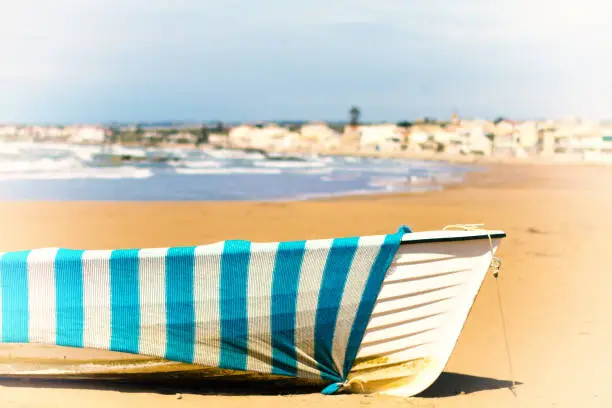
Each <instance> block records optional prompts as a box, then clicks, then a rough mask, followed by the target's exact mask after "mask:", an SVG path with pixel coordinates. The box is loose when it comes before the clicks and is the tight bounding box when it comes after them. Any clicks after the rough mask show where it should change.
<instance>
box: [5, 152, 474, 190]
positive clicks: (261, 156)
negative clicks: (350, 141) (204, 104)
mask: <svg viewBox="0 0 612 408" xmlns="http://www.w3.org/2000/svg"><path fill="white" fill-rule="evenodd" d="M118 157H122V158H123V159H122V160H118V159H117V158H118ZM474 170H475V169H474V168H472V167H469V166H460V165H452V164H448V163H445V162H441V161H440V162H438V161H424V160H410V159H388V158H372V157H351V156H334V155H301V156H295V155H278V154H277V155H274V154H268V153H265V152H261V151H254V150H251V151H249V150H236V149H213V148H205V149H196V148H144V147H142V148H140V147H120V146H113V147H112V148H111V147H108V146H91V145H87V146H84V145H70V144H57V143H53V144H51V143H20V142H4V143H1V144H0V200H5V201H6V200H45V201H53V200H61V201H67V200H69V201H81V200H87V201H89V200H95V201H160V200H161V201H287V200H309V199H318V198H327V197H334V196H346V195H362V194H384V193H396V192H422V191H432V190H439V189H443V188H444V187H445V186H447V185H449V184H455V183H461V182H462V181H463V180H464V177H465V175H466V173H467V172H469V171H474Z"/></svg>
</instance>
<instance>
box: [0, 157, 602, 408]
mask: <svg viewBox="0 0 612 408" xmlns="http://www.w3.org/2000/svg"><path fill="white" fill-rule="evenodd" d="M611 208H612V167H596V166H529V165H506V166H504V165H494V166H491V167H490V171H489V172H487V173H485V174H475V175H473V176H472V177H470V180H469V181H468V183H466V184H465V185H463V186H460V187H453V188H450V189H447V190H446V191H442V192H432V193H425V194H412V195H411V194H399V195H392V196H378V197H358V198H344V199H337V200H329V201H319V202H303V203H274V204H264V203H250V204H246V203H84V202H82V203H3V204H0V225H1V228H2V234H0V250H16V249H27V248H34V247H46V246H62V247H73V248H74V247H77V248H85V249H90V248H91V249H93V248H116V247H143V246H169V245H194V244H203V243H209V242H213V241H217V240H222V239H238V238H240V239H250V240H274V241H276V240H285V239H301V238H323V237H333V236H345V235H353V234H359V235H365V234H377V233H387V232H390V231H394V230H395V229H396V228H397V227H398V226H399V225H400V224H403V223H405V224H407V225H409V226H411V227H413V228H414V229H416V230H425V229H437V228H440V227H442V226H444V225H446V224H455V223H485V224H486V226H487V227H489V228H494V229H503V230H505V231H506V232H507V233H508V238H507V239H506V240H504V241H503V242H502V245H501V249H500V251H499V252H498V254H499V256H500V257H501V258H502V260H503V266H502V275H501V278H500V284H501V289H502V294H503V299H504V311H505V315H506V322H507V327H508V331H509V339H510V347H511V351H512V357H513V362H514V371H515V377H516V380H517V381H518V382H520V385H518V386H517V389H516V392H517V396H516V397H515V396H514V395H513V394H512V393H511V392H510V391H509V390H508V388H507V386H508V381H509V380H510V374H509V369H508V364H507V360H506V355H505V348H504V342H503V335H502V327H501V323H500V315H499V311H498V307H497V298H496V292H495V281H494V279H493V278H492V277H489V278H487V279H486V280H485V283H484V286H483V289H482V290H481V292H480V294H479V296H478V298H477V300H476V303H475V305H474V308H473V309H472V312H471V314H470V316H469V318H468V321H467V323H466V326H465V328H464V330H463V332H462V334H461V337H460V340H459V343H458V344H457V347H456V348H455V350H454V353H453V355H452V357H451V360H450V362H449V364H448V366H447V368H446V372H445V373H444V374H443V375H442V376H441V377H440V378H439V380H438V381H437V382H436V383H435V384H434V385H433V386H432V387H431V388H430V389H429V390H428V391H426V392H425V394H424V395H422V396H419V397H418V398H410V399H403V398H393V397H380V396H361V395H341V396H331V397H329V396H327V397H326V396H322V395H320V394H318V393H316V392H315V391H313V390H312V389H310V390H306V393H304V392H305V391H304V390H303V389H293V390H292V391H294V393H293V394H292V395H284V396H277V395H274V394H280V393H286V392H287V388H286V387H280V388H278V387H276V388H275V387H274V386H273V385H271V384H265V383H262V384H259V385H249V389H248V392H249V393H253V394H259V395H244V391H243V390H242V387H241V386H240V385H236V384H231V385H227V384H226V385H215V384H212V385H211V384H205V385H204V386H200V385H199V383H197V382H196V383H194V382H193V381H191V382H188V381H185V382H184V381H176V380H172V379H171V378H168V379H164V380H163V381H162V383H159V382H156V383H143V384H141V383H138V384H124V383H118V382H86V383H72V382H69V383H65V382H61V381H56V382H50V383H49V382H29V383H28V382H20V381H17V382H15V381H11V380H6V379H4V380H2V379H0V406H2V407H5V406H20V407H34V406H45V407H63V408H73V407H74V408H76V407H105V408H106V407H108V406H112V407H115V408H120V407H135V406H147V407H152V408H156V407H174V406H176V407H203V406H206V407H209V406H224V407H227V408H229V407H234V406H235V407H242V406H246V405H247V404H248V405H249V406H266V407H269V408H274V407H281V406H291V407H302V406H311V405H315V404H316V405H317V406H318V407H321V408H325V407H333V408H338V407H343V406H357V405H369V406H371V407H378V406H381V407H382V406H414V407H421V406H422V407H434V406H435V407H474V408H477V407H506V406H521V407H553V406H556V407H574V406H581V407H593V406H602V407H604V406H612V392H611V391H610V390H609V389H610V386H609V385H608V369H609V367H611V366H612V364H611V363H612V351H610V349H609V348H608V346H609V344H610V341H611V340H612V324H610V323H611V319H610V317H609V316H610V312H609V310H608V308H607V307H606V306H609V305H611V304H612V302H610V300H609V299H610V295H609V292H610V288H611V287H612V273H611V272H612V268H611V267H610V266H609V265H608V262H606V260H607V259H606V255H607V254H608V253H609V252H610V240H611V238H612V235H611V234H610V233H609V231H610V230H611V229H612V217H610V215H609V214H610V213H611V211H612V210H611ZM217 387H219V388H217ZM34 391H36V392H34ZM290 391H291V389H290ZM219 392H222V393H223V394H226V395H218V393H219ZM177 393H181V398H180V399H179V397H177V395H176V394H177ZM265 394H267V395H265ZM270 394H272V395H270Z"/></svg>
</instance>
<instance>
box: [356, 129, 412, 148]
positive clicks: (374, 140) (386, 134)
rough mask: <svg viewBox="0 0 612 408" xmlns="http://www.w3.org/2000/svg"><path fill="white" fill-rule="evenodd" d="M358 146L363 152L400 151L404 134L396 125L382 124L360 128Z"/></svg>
mask: <svg viewBox="0 0 612 408" xmlns="http://www.w3.org/2000/svg"><path fill="white" fill-rule="evenodd" d="M358 133H359V146H360V148H361V149H365V150H371V149H375V150H385V151H394V150H400V149H401V145H402V140H403V137H404V132H403V130H402V129H400V128H399V127H398V126H397V125H393V124H383V125H370V126H360V127H359V129H358Z"/></svg>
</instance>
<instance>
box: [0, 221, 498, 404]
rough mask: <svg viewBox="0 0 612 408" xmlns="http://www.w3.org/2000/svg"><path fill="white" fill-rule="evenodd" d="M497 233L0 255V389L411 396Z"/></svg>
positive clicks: (463, 307) (403, 231) (461, 309)
mask: <svg viewBox="0 0 612 408" xmlns="http://www.w3.org/2000/svg"><path fill="white" fill-rule="evenodd" d="M504 237H505V233H504V232H503V231H497V230H485V229H473V228H468V229H463V230H454V229H444V230H434V231H425V232H413V231H411V230H410V229H409V228H406V227H402V228H400V230H398V231H397V232H396V233H394V234H388V235H373V236H361V237H352V238H335V239H320V240H309V241H295V242H281V243H251V242H248V241H223V242H219V243H216V244H210V245H203V246H197V247H189V248H156V249H138V250H109V251H100V250H96V251H90V250H87V251H79V250H68V249H61V248H44V249H36V250H30V251H21V252H6V253H3V254H0V289H1V290H0V296H1V299H0V300H1V301H0V308H1V313H0V334H1V336H0V340H1V341H0V343H1V344H0V375H2V376H33V377H55V376H60V377H66V376H68V377H71V376H73V377H77V378H88V377H89V376H97V375H110V376H113V375H122V374H133V373H163V372H188V371H196V370H197V371H198V372H201V373H204V375H205V376H217V375H224V374H226V373H227V372H232V373H239V374H244V375H245V376H249V375H257V376H270V377H274V376H279V377H281V378H285V377H293V378H297V379H304V380H308V381H314V382H320V383H321V385H322V386H325V387H326V388H325V389H324V390H323V391H324V393H326V394H329V393H335V392H340V391H344V392H355V393H382V394H390V395H400V396H413V395H416V394H418V393H420V392H422V391H423V390H425V389H426V388H428V387H429V386H430V385H431V384H432V383H433V382H434V381H435V380H436V379H437V378H438V377H439V375H440V374H441V373H442V371H443V370H444V368H445V366H446V364H447V361H448V359H449V357H450V355H451V353H452V351H453V349H454V347H455V344H456V342H457V340H458V337H459V335H460V333H461V331H462V328H463V326H464V323H465V321H466V319H467V317H468V314H469V312H470V309H471V306H472V304H473V302H474V300H475V298H476V296H477V294H478V291H479V289H480V287H481V284H482V282H483V280H484V278H485V276H487V272H488V271H489V270H490V267H491V265H492V264H494V261H495V260H496V258H495V252H496V251H497V248H498V245H499V244H500V241H501V240H502V239H503V238H504Z"/></svg>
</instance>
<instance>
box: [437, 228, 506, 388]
mask: <svg viewBox="0 0 612 408" xmlns="http://www.w3.org/2000/svg"><path fill="white" fill-rule="evenodd" d="M483 227H484V224H453V225H447V226H445V227H444V228H443V230H444V231H447V230H450V229H456V230H463V231H485V232H487V236H488V237H489V250H490V251H491V265H490V266H489V268H492V269H493V277H494V278H495V288H496V291H497V306H498V307H499V315H500V317H501V323H502V330H503V332H504V343H505V346H506V358H507V359H508V368H509V370H510V381H511V383H512V385H511V386H510V392H512V394H513V395H514V396H515V397H516V390H515V388H516V381H515V380H514V368H513V366H512V357H511V354H510V342H509V341H508V330H507V328H506V318H505V316H504V309H503V307H502V305H503V302H502V295H501V285H500V283H499V280H498V277H499V271H500V269H501V259H499V258H497V257H495V256H494V255H495V254H494V252H493V240H492V239H491V234H490V233H489V232H488V231H487V230H486V229H485V228H483Z"/></svg>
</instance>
